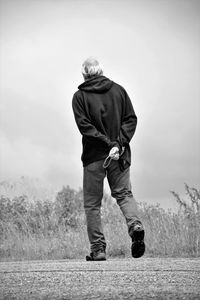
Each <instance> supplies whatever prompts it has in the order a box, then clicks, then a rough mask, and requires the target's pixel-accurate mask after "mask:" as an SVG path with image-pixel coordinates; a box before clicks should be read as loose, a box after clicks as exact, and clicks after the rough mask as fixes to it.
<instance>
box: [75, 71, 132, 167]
mask: <svg viewBox="0 0 200 300" xmlns="http://www.w3.org/2000/svg"><path fill="white" fill-rule="evenodd" d="M78 89H79V90H78V91H77V92H76V93H75V94H74V96H73V100H72V107H73V111H74V116H75V120H76V123H77V126H78V128H79V130H80V132H81V134H82V136H83V138H82V143H83V153H82V157H81V159H82V161H83V166H87V165H88V164H90V163H92V162H95V161H98V160H101V159H104V158H106V156H107V155H108V153H109V151H110V149H111V148H112V147H113V146H118V147H119V148H120V149H122V147H125V149H126V151H125V152H124V154H123V156H122V157H121V161H120V163H121V164H122V167H123V166H124V167H126V166H129V165H130V163H131V152H130V146H129V142H130V140H131V138H132V137H133V135H134V133H135V129H136V125H137V117H136V115H135V112H134V109H133V106H132V103H131V101H130V98H129V96H128V94H127V93H126V91H125V89H124V88H123V87H121V86H120V85H118V84H117V83H115V82H113V81H111V80H109V79H108V78H106V77H105V76H96V77H93V78H91V79H89V80H86V81H85V82H84V83H82V84H81V85H80V86H79V87H78Z"/></svg>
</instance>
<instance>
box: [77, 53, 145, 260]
mask: <svg viewBox="0 0 200 300" xmlns="http://www.w3.org/2000/svg"><path fill="white" fill-rule="evenodd" d="M82 74H83V77H84V82H83V83H82V84H81V85H79V87H78V91H77V92H76V93H75V94H74V96H73V100H72V107H73V112H74V116H75V120H76V124H77V126H78V128H79V131H80V133H81V134H82V146H83V152H82V156H81V159H82V162H83V169H84V174H83V197H84V209H85V214H86V221H87V232H88V238H89V241H90V245H91V253H90V256H87V257H86V259H87V260H95V261H99V260H106V241H105V237H104V234H103V231H102V225H101V215H100V210H101V202H102V197H103V182H104V178H105V177H106V176H107V179H108V183H109V186H110V189H111V195H112V197H114V198H115V199H116V201H117V204H118V205H119V207H120V209H121V211H122V213H123V215H124V217H125V219H126V223H127V226H128V233H129V235H130V237H131V239H132V246H131V252H132V256H133V257H135V258H137V257H141V256H142V255H143V254H144V252H145V244H144V228H143V225H142V223H141V221H140V219H139V217H138V212H137V204H136V201H135V199H134V197H133V195H132V192H131V183H130V164H131V150H130V145H129V143H130V141H131V139H132V137H133V135H134V133H135V129H136V125H137V117H136V115H135V112H134V109H133V106H132V103H131V100H130V98H129V96H128V94H127V93H126V91H125V89H124V88H123V87H122V86H120V85H119V84H117V83H115V82H114V81H111V80H109V79H108V78H107V77H105V76H103V71H102V68H101V66H100V65H99V62H98V61H97V60H96V59H95V58H92V57H90V58H88V59H87V60H86V61H85V62H84V63H83V65H82Z"/></svg>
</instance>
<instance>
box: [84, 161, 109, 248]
mask: <svg viewBox="0 0 200 300" xmlns="http://www.w3.org/2000/svg"><path fill="white" fill-rule="evenodd" d="M102 164H103V162H102V161H97V162H94V163H91V164H89V165H88V166H86V167H84V175H83V196H84V209H85V214H86V222H87V232H88V238H89V241H90V245H91V251H92V252H93V251H95V250H98V249H99V248H102V247H103V248H104V249H105V248H106V242H105V237H104V234H103V230H102V225H101V202H102V197H103V181H104V178H105V175H106V174H105V169H104V168H103V167H102Z"/></svg>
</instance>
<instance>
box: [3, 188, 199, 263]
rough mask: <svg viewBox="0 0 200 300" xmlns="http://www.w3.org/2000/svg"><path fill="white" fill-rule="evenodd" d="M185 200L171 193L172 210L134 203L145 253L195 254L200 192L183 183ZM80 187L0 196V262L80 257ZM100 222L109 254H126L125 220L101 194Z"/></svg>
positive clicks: (83, 242)
mask: <svg viewBox="0 0 200 300" xmlns="http://www.w3.org/2000/svg"><path fill="white" fill-rule="evenodd" d="M185 191H186V195H187V199H184V200H183V199H181V197H180V196H179V195H178V194H177V193H176V192H171V193H172V195H173V197H174V201H176V202H177V203H178V205H179V210H178V211H177V212H176V213H175V212H172V211H171V210H168V211H166V210H164V209H162V208H161V207H160V206H159V205H148V204H147V203H139V210H140V214H141V217H142V221H143V223H144V226H145V231H146V235H145V241H146V254H145V255H146V256H151V257H152V256H153V257H156V256H171V257H199V256H200V241H199V239H200V191H199V190H197V189H196V188H191V187H189V186H188V185H187V184H185ZM82 198H83V195H82V190H79V191H75V190H73V189H71V188H70V187H69V186H66V187H63V188H62V190H61V191H59V192H58V193H57V195H56V197H55V199H54V200H48V199H45V200H42V199H41V200H37V201H35V202H30V201H29V199H28V197H27V196H26V195H21V196H17V197H14V198H9V197H6V196H3V195H1V196H0V260H1V261H8V260H27V259H28V260H29V259H30V260H33V259H36V260H38V259H66V258H71V259H75V258H83V259H84V257H85V255H86V254H88V251H89V243H88V238H87V232H86V225H85V216H84V210H83V201H82ZM102 222H103V228H104V233H105V236H106V240H107V254H108V256H110V257H130V245H131V241H130V238H129V236H128V233H127V228H126V224H125V221H124V218H123V216H122V214H121V212H120V210H119V208H118V206H117V204H116V203H115V201H114V200H113V199H112V198H111V197H109V196H108V195H106V194H105V195H104V198H103V207H102Z"/></svg>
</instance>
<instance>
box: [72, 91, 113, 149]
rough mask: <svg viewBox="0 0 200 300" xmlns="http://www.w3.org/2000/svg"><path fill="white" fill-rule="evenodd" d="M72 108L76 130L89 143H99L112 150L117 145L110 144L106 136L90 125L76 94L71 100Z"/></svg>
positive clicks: (80, 99) (82, 104) (80, 100)
mask: <svg viewBox="0 0 200 300" xmlns="http://www.w3.org/2000/svg"><path fill="white" fill-rule="evenodd" d="M72 108H73V112H74V117H75V121H76V124H77V126H78V129H79V131H80V133H81V134H82V135H83V136H84V137H85V138H86V139H88V140H89V141H91V142H98V143H99V142H100V143H101V144H103V145H104V146H108V147H109V148H112V147H113V146H115V145H116V144H117V143H116V142H111V141H110V139H109V138H108V137H107V136H106V135H104V134H102V133H101V132H100V131H98V130H97V129H96V127H95V126H94V125H93V124H92V123H91V121H90V118H89V116H88V114H87V112H86V109H85V107H84V103H83V101H82V98H81V97H80V96H77V95H76V94H75V95H74V96H73V99H72Z"/></svg>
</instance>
